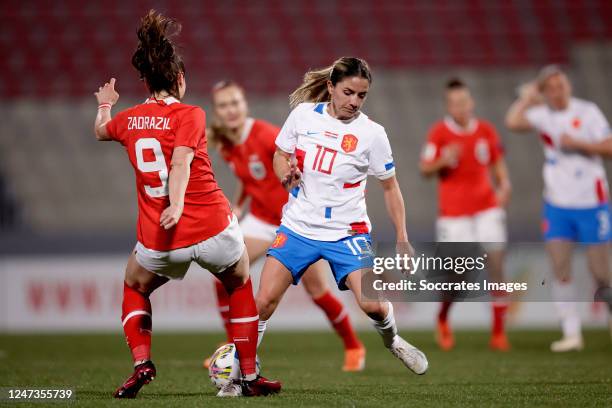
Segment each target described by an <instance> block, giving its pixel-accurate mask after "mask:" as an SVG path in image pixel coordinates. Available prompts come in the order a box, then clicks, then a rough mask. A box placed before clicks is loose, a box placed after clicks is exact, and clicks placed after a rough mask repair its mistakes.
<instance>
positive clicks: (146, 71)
mask: <svg viewBox="0 0 612 408" xmlns="http://www.w3.org/2000/svg"><path fill="white" fill-rule="evenodd" d="M180 31H181V25H180V24H179V23H178V22H177V21H176V20H173V19H171V18H168V17H165V16H163V15H162V14H160V13H157V12H156V11H155V10H150V11H149V12H148V13H147V15H145V16H144V17H143V18H142V19H141V20H140V27H138V31H137V35H138V46H137V47H136V51H135V52H134V55H133V56H132V65H133V66H134V68H136V70H137V71H138V73H139V74H140V79H141V80H144V81H145V83H146V84H147V87H148V88H149V91H150V92H151V93H155V92H161V91H166V92H168V93H169V94H170V95H172V96H174V97H175V98H177V99H179V97H180V96H179V89H178V78H179V75H180V74H181V73H184V72H185V66H184V64H183V60H182V58H181V56H180V55H179V54H178V52H177V49H176V46H175V44H174V42H173V41H172V37H174V36H176V35H177V34H178V33H179V32H180Z"/></svg>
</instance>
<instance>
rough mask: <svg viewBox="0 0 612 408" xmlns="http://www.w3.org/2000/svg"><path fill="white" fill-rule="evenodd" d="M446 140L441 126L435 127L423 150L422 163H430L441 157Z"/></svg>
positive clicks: (430, 132) (428, 136)
mask: <svg viewBox="0 0 612 408" xmlns="http://www.w3.org/2000/svg"><path fill="white" fill-rule="evenodd" d="M443 147H444V140H443V135H442V132H441V131H440V127H439V126H435V127H433V128H432V129H431V130H430V131H429V134H428V135H427V141H426V142H425V146H423V149H422V150H421V162H423V163H429V162H432V161H434V160H436V159H438V158H439V157H440V153H441V151H442V148H443Z"/></svg>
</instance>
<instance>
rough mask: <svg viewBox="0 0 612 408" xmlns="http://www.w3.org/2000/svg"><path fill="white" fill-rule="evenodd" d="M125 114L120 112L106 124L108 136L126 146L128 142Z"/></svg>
mask: <svg viewBox="0 0 612 408" xmlns="http://www.w3.org/2000/svg"><path fill="white" fill-rule="evenodd" d="M125 130H126V123H125V113H124V112H123V111H122V112H119V113H118V114H116V115H115V117H114V118H112V119H111V120H110V121H109V122H107V123H106V134H107V135H108V137H110V138H111V140H114V141H116V142H119V143H121V144H122V145H124V146H125V144H126V140H127V132H126V131H125Z"/></svg>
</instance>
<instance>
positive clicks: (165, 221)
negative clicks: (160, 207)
mask: <svg viewBox="0 0 612 408" xmlns="http://www.w3.org/2000/svg"><path fill="white" fill-rule="evenodd" d="M182 214H183V206H182V205H177V204H170V206H169V207H167V208H166V209H165V210H164V211H163V212H162V213H161V217H159V225H161V226H162V228H163V229H166V230H168V229H170V228H172V227H174V226H175V225H176V224H177V223H178V221H179V219H180V218H181V215H182Z"/></svg>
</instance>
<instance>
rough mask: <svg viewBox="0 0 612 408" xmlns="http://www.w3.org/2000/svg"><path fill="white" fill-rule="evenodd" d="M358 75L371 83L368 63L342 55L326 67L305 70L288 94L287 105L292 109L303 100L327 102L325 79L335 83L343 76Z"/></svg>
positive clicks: (328, 95) (327, 93)
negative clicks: (299, 81) (299, 83)
mask: <svg viewBox="0 0 612 408" xmlns="http://www.w3.org/2000/svg"><path fill="white" fill-rule="evenodd" d="M353 76H358V77H361V78H365V79H367V80H368V82H370V83H372V73H371V72H370V67H369V66H368V63H367V62H366V61H365V60H363V59H361V58H355V57H342V58H339V59H337V60H336V61H335V62H334V63H333V64H332V65H330V66H329V67H327V68H322V69H316V70H311V71H308V72H306V74H304V80H303V81H302V85H300V86H299V87H298V88H297V89H296V90H295V91H293V92H292V93H291V95H289V106H290V107H291V108H292V109H293V108H295V107H296V106H297V105H299V104H300V103H303V102H315V103H316V102H327V101H329V99H330V94H329V91H328V90H327V81H331V83H332V85H334V86H335V85H336V84H337V83H338V82H340V81H342V80H343V79H344V78H348V77H353Z"/></svg>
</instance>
